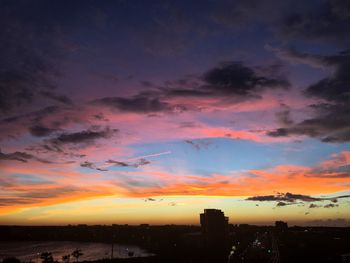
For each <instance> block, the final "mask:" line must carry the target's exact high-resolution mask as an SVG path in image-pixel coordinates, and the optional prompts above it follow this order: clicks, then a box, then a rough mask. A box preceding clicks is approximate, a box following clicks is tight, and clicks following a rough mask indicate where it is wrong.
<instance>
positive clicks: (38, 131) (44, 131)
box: [29, 125, 56, 137]
mask: <svg viewBox="0 0 350 263" xmlns="http://www.w3.org/2000/svg"><path fill="white" fill-rule="evenodd" d="M54 131H56V130H55V129H50V128H47V127H45V126H41V125H35V126H32V127H29V132H30V134H31V135H33V136H35V137H45V136H48V135H50V134H51V133H53V132H54Z"/></svg>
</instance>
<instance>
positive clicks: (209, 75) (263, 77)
mask: <svg viewBox="0 0 350 263" xmlns="http://www.w3.org/2000/svg"><path fill="white" fill-rule="evenodd" d="M268 68H269V67H255V68H253V67H248V66H245V65H244V64H243V63H242V62H240V61H233V62H226V63H221V64H220V65H218V66H217V67H215V68H213V69H210V70H209V71H207V72H206V73H204V74H203V75H202V77H201V78H200V79H201V81H202V83H203V84H202V85H199V86H197V87H194V88H188V87H185V88H178V87H177V88H171V87H170V88H168V89H166V90H164V92H165V94H166V95H167V96H171V97H174V96H178V97H189V96H191V97H228V98H230V97H231V98H233V99H236V100H238V101H240V100H247V99H254V98H260V93H261V92H262V91H263V90H266V89H275V88H286V87H289V82H288V81H287V80H286V79H285V78H284V77H283V76H281V74H280V72H279V71H278V70H275V71H271V70H269V69H268Z"/></svg>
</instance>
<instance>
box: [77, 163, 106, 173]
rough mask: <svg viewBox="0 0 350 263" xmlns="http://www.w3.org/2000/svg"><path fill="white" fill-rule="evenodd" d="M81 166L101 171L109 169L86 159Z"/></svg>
mask: <svg viewBox="0 0 350 263" xmlns="http://www.w3.org/2000/svg"><path fill="white" fill-rule="evenodd" d="M80 166H81V167H85V168H89V169H92V170H97V171H101V172H106V171H108V170H107V169H104V168H100V167H96V165H95V164H94V163H92V162H88V161H85V162H83V163H81V164H80Z"/></svg>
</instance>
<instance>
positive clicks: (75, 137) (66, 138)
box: [49, 127, 119, 145]
mask: <svg viewBox="0 0 350 263" xmlns="http://www.w3.org/2000/svg"><path fill="white" fill-rule="evenodd" d="M117 132H119V130H118V129H110V128H109V127H106V128H105V129H103V130H92V129H88V130H83V131H80V132H73V133H62V134H60V135H58V136H57V137H55V138H52V139H50V140H49V142H50V143H52V144H53V145H64V144H81V143H93V142H94V141H95V140H98V139H108V138H111V137H112V136H113V135H114V134H115V133H117Z"/></svg>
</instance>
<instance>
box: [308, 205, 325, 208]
mask: <svg viewBox="0 0 350 263" xmlns="http://www.w3.org/2000/svg"><path fill="white" fill-rule="evenodd" d="M318 207H322V206H320V205H316V204H310V205H309V208H318Z"/></svg>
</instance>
